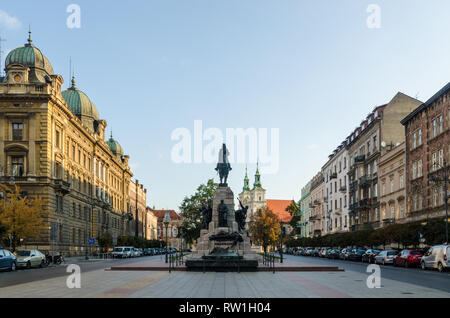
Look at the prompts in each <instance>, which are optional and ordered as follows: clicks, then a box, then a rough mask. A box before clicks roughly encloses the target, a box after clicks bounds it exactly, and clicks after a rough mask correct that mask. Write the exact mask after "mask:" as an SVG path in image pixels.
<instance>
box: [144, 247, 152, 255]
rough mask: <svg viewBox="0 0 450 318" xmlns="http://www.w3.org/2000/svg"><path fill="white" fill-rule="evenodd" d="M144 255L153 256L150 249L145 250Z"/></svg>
mask: <svg viewBox="0 0 450 318" xmlns="http://www.w3.org/2000/svg"><path fill="white" fill-rule="evenodd" d="M144 255H145V256H152V255H154V254H153V249H152V248H146V249H145V250H144Z"/></svg>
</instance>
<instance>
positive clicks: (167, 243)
mask: <svg viewBox="0 0 450 318" xmlns="http://www.w3.org/2000/svg"><path fill="white" fill-rule="evenodd" d="M163 223H164V226H165V227H166V263H167V257H168V255H167V253H168V249H167V246H168V245H169V240H168V236H167V229H168V227H169V223H170V212H169V211H166V214H165V215H164V221H163Z"/></svg>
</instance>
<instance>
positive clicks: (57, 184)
mask: <svg viewBox="0 0 450 318" xmlns="http://www.w3.org/2000/svg"><path fill="white" fill-rule="evenodd" d="M53 187H54V188H55V191H59V192H61V193H62V194H63V195H66V194H68V193H69V192H70V182H66V181H64V180H62V179H55V180H53Z"/></svg>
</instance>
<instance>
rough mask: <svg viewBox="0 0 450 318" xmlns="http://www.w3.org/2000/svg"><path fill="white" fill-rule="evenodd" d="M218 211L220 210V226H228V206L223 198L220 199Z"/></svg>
mask: <svg viewBox="0 0 450 318" xmlns="http://www.w3.org/2000/svg"><path fill="white" fill-rule="evenodd" d="M217 211H218V212H219V227H228V220H227V218H228V208H227V206H226V204H225V203H224V202H223V200H222V201H220V204H219V206H218V207H217Z"/></svg>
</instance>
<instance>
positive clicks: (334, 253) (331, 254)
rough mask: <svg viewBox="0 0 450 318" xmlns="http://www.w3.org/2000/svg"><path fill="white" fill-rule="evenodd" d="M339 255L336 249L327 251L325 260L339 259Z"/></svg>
mask: <svg viewBox="0 0 450 318" xmlns="http://www.w3.org/2000/svg"><path fill="white" fill-rule="evenodd" d="M340 253H341V251H340V250H338V249H333V250H329V252H328V254H327V258H329V259H339V254H340Z"/></svg>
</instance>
